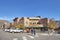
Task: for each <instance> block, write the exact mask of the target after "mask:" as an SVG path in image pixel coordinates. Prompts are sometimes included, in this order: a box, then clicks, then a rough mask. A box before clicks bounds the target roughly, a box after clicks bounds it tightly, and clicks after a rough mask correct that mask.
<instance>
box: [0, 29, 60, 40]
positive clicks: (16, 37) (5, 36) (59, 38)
mask: <svg viewBox="0 0 60 40" xmlns="http://www.w3.org/2000/svg"><path fill="white" fill-rule="evenodd" d="M0 40H60V35H58V34H54V35H50V36H49V35H47V34H42V33H37V34H36V35H35V36H34V35H31V34H30V33H8V32H4V31H2V30H1V29H0Z"/></svg>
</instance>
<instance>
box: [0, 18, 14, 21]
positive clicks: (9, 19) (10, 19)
mask: <svg viewBox="0 0 60 40" xmlns="http://www.w3.org/2000/svg"><path fill="white" fill-rule="evenodd" d="M13 19H14V17H0V20H8V21H10V22H12V21H13Z"/></svg>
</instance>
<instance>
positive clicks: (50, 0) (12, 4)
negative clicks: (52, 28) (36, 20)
mask: <svg viewBox="0 0 60 40" xmlns="http://www.w3.org/2000/svg"><path fill="white" fill-rule="evenodd" d="M30 16H42V17H47V18H55V19H56V20H60V18H59V17H60V0H0V19H7V20H9V21H12V20H13V18H15V17H30Z"/></svg>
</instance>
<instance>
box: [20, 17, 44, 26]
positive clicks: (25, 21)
mask: <svg viewBox="0 0 60 40" xmlns="http://www.w3.org/2000/svg"><path fill="white" fill-rule="evenodd" d="M39 20H41V17H39V16H37V17H28V18H27V17H22V18H21V19H20V24H22V25H24V27H42V26H43V25H42V24H38V22H39Z"/></svg>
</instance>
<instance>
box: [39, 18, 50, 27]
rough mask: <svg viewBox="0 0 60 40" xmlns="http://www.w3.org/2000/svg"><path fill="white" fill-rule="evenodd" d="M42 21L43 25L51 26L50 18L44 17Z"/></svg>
mask: <svg viewBox="0 0 60 40" xmlns="http://www.w3.org/2000/svg"><path fill="white" fill-rule="evenodd" d="M40 22H41V23H42V24H43V26H45V27H48V26H49V19H48V18H42V19H41V20H40Z"/></svg>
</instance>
